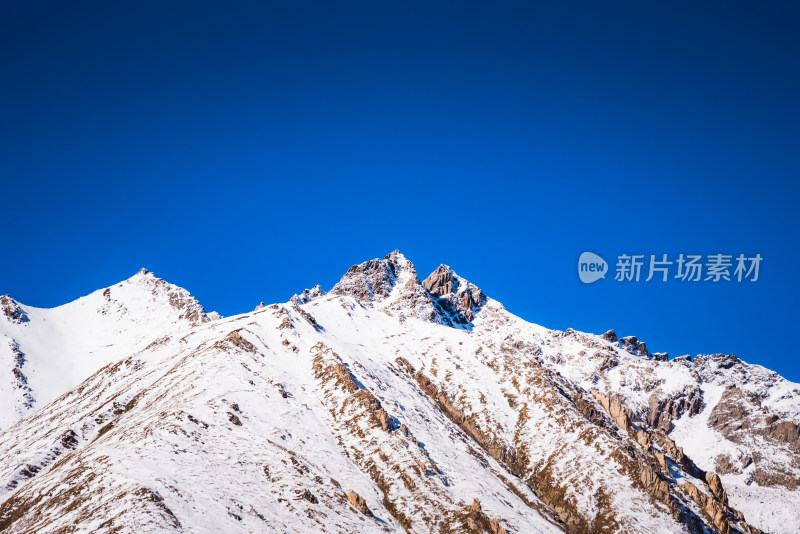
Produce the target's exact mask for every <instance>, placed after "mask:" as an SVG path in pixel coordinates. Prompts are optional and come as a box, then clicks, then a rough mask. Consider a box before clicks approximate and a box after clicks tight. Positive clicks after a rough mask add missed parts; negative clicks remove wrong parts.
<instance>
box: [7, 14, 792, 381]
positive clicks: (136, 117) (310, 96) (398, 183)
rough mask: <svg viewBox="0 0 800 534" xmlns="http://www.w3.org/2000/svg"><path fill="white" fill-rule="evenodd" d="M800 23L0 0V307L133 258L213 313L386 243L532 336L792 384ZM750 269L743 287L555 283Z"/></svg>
mask: <svg viewBox="0 0 800 534" xmlns="http://www.w3.org/2000/svg"><path fill="white" fill-rule="evenodd" d="M799 15H800V13H799V12H798V8H797V7H796V6H792V5H791V4H790V3H788V2H786V3H781V2H776V3H771V2H770V3H754V2H749V3H745V2H730V1H726V2H668V3H663V2H662V3H655V2H611V3H607V2H604V3H598V2H580V3H577V2H546V3H545V2H542V3H531V2H519V3H497V2H491V3H489V2H486V3H481V4H477V3H469V2H436V3H434V5H431V3H429V2H375V1H371V2H361V3H351V2H228V3H224V5H223V3H222V2H218V3H213V2H185V3H181V2H73V3H66V2H36V3H34V2H4V3H3V4H2V6H0V58H1V59H0V66H1V67H2V83H0V106H2V108H1V109H2V120H0V140H1V141H2V143H0V201H1V202H2V203H1V204H0V206H2V207H0V213H2V215H3V217H2V221H3V224H2V251H3V253H2V261H0V294H2V293H10V294H11V295H12V296H14V297H15V298H17V299H18V300H20V301H22V302H24V303H27V304H31V305H34V306H43V307H49V306H55V305H58V304H62V303H64V302H67V301H70V300H72V299H75V298H77V297H79V296H81V295H84V294H86V293H89V292H91V291H93V290H95V289H97V288H99V287H102V286H106V285H111V284H113V283H115V282H117V281H119V280H121V279H124V278H127V277H129V276H131V275H133V274H134V273H135V272H136V271H137V270H138V269H139V268H140V267H142V266H146V267H147V268H149V269H150V270H152V271H154V272H155V273H156V274H157V275H159V276H161V277H163V278H165V279H167V280H169V281H170V282H173V283H176V284H179V285H181V286H183V287H186V288H187V289H189V290H190V291H191V292H192V293H193V294H194V295H195V296H197V297H198V299H199V300H200V301H201V303H203V305H204V306H205V307H206V308H207V309H208V310H214V309H215V310H217V311H219V312H220V313H222V314H223V315H232V314H236V313H240V312H245V311H248V310H250V309H252V308H253V307H254V306H255V305H256V304H258V302H259V301H261V300H263V301H266V302H270V301H272V302H274V301H285V300H286V299H288V298H289V297H290V296H291V294H292V293H294V292H299V291H301V290H302V289H303V288H304V287H310V286H312V285H313V284H315V283H320V284H322V286H323V287H324V288H326V289H328V288H330V286H332V285H333V284H334V283H335V282H336V281H337V279H338V278H339V276H340V275H341V274H342V273H343V272H344V271H345V270H346V269H347V268H348V267H349V266H350V265H351V264H353V263H358V262H361V261H364V260H367V259H370V258H373V257H376V256H383V255H384V254H386V253H388V252H389V251H391V250H393V249H396V248H399V249H400V250H402V251H403V252H404V253H405V254H406V255H407V256H408V257H409V258H410V259H411V260H412V261H414V262H415V263H416V265H417V268H418V270H419V272H420V276H421V277H423V278H424V277H425V276H426V275H427V274H428V272H430V271H432V270H433V269H434V268H435V267H436V266H437V265H438V264H439V263H447V264H449V265H452V266H453V267H454V268H455V269H456V270H457V271H458V272H459V273H460V274H462V275H464V276H465V277H466V278H468V279H470V280H471V281H472V282H474V283H476V284H477V285H479V286H481V287H482V288H483V289H484V290H485V292H486V293H487V294H489V295H490V296H492V297H494V298H496V299H497V300H500V301H501V302H503V303H504V304H505V305H506V307H507V308H508V309H509V310H510V311H512V312H514V313H516V314H518V315H520V316H522V317H524V318H526V319H528V320H530V321H534V322H537V323H540V324H543V325H545V326H549V327H553V328H560V329H565V328H567V327H573V328H576V329H578V330H584V331H593V332H603V331H605V330H606V329H608V328H615V329H616V330H617V332H618V334H620V335H630V334H634V335H637V336H639V338H640V339H643V340H645V341H646V342H647V343H648V347H649V348H650V349H651V350H653V351H668V352H670V354H671V355H679V354H684V353H690V354H697V353H713V352H732V353H735V354H737V355H739V356H740V357H742V358H743V359H745V360H747V361H750V362H753V363H760V364H763V365H765V366H768V367H770V368H773V369H775V370H777V371H778V372H780V373H781V374H783V375H785V376H786V377H788V378H790V379H792V380H795V381H800V364H799V363H798V359H800V356H798V351H797V349H796V331H797V323H798V319H799V317H798V312H797V309H798V300H799V298H800V283H799V282H798V267H800V252H798V239H797V237H796V234H797V231H798V228H800V224H798V223H800V215H798V210H797V203H798V199H800V194H799V193H800V185H798V181H797V178H798V170H800V150H798V141H800V130H799V129H798V127H799V126H800V98H798V95H800V69H798V66H800V38H799V37H798V36H800V22H799V21H800V18H798V17H799ZM584 250H592V251H595V252H597V253H599V254H601V255H603V256H604V257H606V259H607V260H609V261H613V260H614V259H615V258H616V256H617V255H618V254H621V253H623V252H626V253H641V254H662V253H669V254H678V253H680V252H684V253H699V254H715V253H718V252H724V253H730V254H738V253H740V252H742V253H746V254H755V253H760V254H761V255H762V256H763V257H764V262H763V264H762V268H761V279H760V280H759V281H758V282H757V283H742V284H736V283H727V284H720V285H713V284H710V283H703V284H681V283H679V282H677V281H672V282H669V283H666V284H659V283H654V282H651V283H649V284H646V283H643V282H640V283H638V284H620V283H615V282H613V281H612V280H611V279H610V278H609V279H607V280H603V281H600V282H598V283H596V284H593V285H591V286H586V285H583V284H581V283H580V282H579V280H578V277H577V270H576V262H577V258H578V256H579V254H580V253H581V252H582V251H584Z"/></svg>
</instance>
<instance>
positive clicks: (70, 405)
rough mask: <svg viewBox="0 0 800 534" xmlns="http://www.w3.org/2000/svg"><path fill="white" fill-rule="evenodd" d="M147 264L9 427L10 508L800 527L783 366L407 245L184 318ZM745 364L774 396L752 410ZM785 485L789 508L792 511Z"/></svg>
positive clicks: (426, 525)
mask: <svg viewBox="0 0 800 534" xmlns="http://www.w3.org/2000/svg"><path fill="white" fill-rule="evenodd" d="M137 277H138V278H137ZM137 277H134V278H133V279H131V280H129V281H127V282H124V283H123V285H122V287H117V286H115V287H113V288H112V289H111V291H112V295H115V293H114V292H115V289H119V290H120V291H118V292H117V294H118V295H119V297H116V295H115V298H119V299H120V302H121V305H124V306H125V307H126V309H127V310H128V313H122V314H118V315H116V316H114V317H116V319H115V320H114V321H113V322H108V321H107V319H106V317H107V315H108V313H107V314H106V315H103V314H102V313H101V314H100V317H97V313H95V311H96V310H97V309H98V306H102V305H103V302H104V301H103V300H102V299H100V300H98V298H97V295H100V296H101V297H102V296H103V292H102V291H101V292H98V293H95V294H92V295H90V296H89V297H86V298H85V300H86V303H85V304H83V305H82V308H81V309H84V310H86V312H85V315H84V316H83V317H84V318H86V317H88V318H91V319H86V322H87V323H88V322H90V321H94V322H93V323H92V324H93V325H94V326H93V330H89V329H88V327H86V326H85V325H83V326H81V327H80V328H84V329H83V330H82V332H81V333H80V334H77V333H76V334H74V338H70V339H67V340H66V341H65V342H64V346H68V353H69V354H70V355H71V356H70V358H74V359H75V360H76V363H75V365H82V366H83V367H82V369H81V371H80V373H77V372H76V373H75V375H74V376H75V377H76V378H77V375H78V374H81V373H83V375H85V376H84V377H83V378H86V377H88V378H87V379H86V380H84V381H83V382H81V383H79V384H78V383H77V382H76V383H74V384H69V385H68V386H67V387H62V389H61V390H62V391H67V389H69V391H68V392H67V393H66V394H65V395H63V396H62V397H60V398H58V399H55V400H54V401H53V402H51V403H50V404H48V405H44V402H43V401H39V400H38V398H37V403H35V405H34V407H33V408H32V410H35V411H33V412H32V413H30V414H29V415H28V416H27V417H25V418H24V419H22V420H21V421H20V422H18V423H17V424H16V425H14V426H12V427H10V428H8V429H7V430H6V431H5V432H3V433H2V434H0V502H2V504H1V505H0V530H2V531H4V532H5V531H8V532H41V531H57V530H60V529H64V530H66V529H74V530H75V531H84V532H89V531H91V532H110V531H124V532H142V531H148V532H151V531H152V532H162V531H163V532H178V531H186V532H237V531H241V532H403V531H411V532H452V533H455V532H492V533H493V534H499V533H502V532H520V533H528V532H532V533H535V532H587V533H588V532H598V533H599V532H620V533H629V532H636V533H640V532H641V533H667V532H675V533H678V532H744V533H756V532H759V530H758V529H759V528H760V529H763V530H765V531H769V532H777V533H780V532H787V533H788V532H796V531H797V530H798V527H800V517H798V512H797V510H798V509H800V506H798V504H800V500H798V499H797V493H796V491H795V490H794V489H792V488H790V487H788V486H790V485H791V484H790V483H789V482H787V480H789V478H787V477H791V476H793V475H792V474H791V473H793V471H787V470H790V469H793V468H794V467H792V466H796V462H797V458H798V455H797V453H796V452H794V449H793V447H794V442H793V441H792V440H793V436H794V435H793V434H792V431H793V429H794V427H792V426H791V424H792V423H791V421H795V419H793V418H794V417H796V415H797V413H798V407H800V402H798V399H800V395H798V394H797V387H796V386H797V385H796V384H791V383H788V382H786V381H785V380H783V379H781V378H780V377H778V376H777V375H774V373H772V374H770V372H768V371H766V370H763V369H762V368H756V366H747V364H744V363H743V362H740V361H738V360H735V359H734V360H730V358H728V357H722V356H715V357H699V358H697V359H695V361H691V360H689V359H676V360H672V361H666V360H665V359H664V357H663V356H661V355H657V356H653V355H651V354H650V353H649V352H648V351H647V349H646V347H645V346H644V344H642V343H640V342H639V341H638V340H635V339H630V338H624V339H622V340H617V339H616V335H615V334H613V332H609V333H606V334H604V335H603V336H595V335H591V334H584V333H580V332H574V331H571V330H569V331H567V332H558V331H553V330H548V329H546V328H543V327H540V326H537V325H533V324H530V323H527V322H525V321H524V320H522V319H519V318H517V317H515V316H514V315H512V314H510V313H508V312H507V311H506V310H505V309H504V308H503V306H502V305H501V304H500V303H498V302H496V301H494V300H493V299H491V298H488V297H487V296H485V295H484V294H483V293H482V292H481V291H480V289H479V288H478V287H477V286H475V285H473V284H470V283H469V282H467V281H466V280H464V279H463V278H462V277H460V276H458V275H457V274H456V273H455V272H454V271H452V269H450V268H449V267H446V266H442V267H440V268H439V269H437V270H436V271H435V272H434V273H432V274H431V276H429V277H428V278H427V279H425V280H424V281H421V280H420V279H419V278H418V276H417V273H416V271H415V269H414V266H413V264H412V263H411V262H410V261H408V260H407V259H406V258H405V257H403V256H402V254H400V253H398V252H393V253H392V254H389V255H388V256H386V257H385V258H382V259H376V260H371V261H370V262H365V263H363V264H360V265H356V266H353V267H352V268H351V269H350V270H348V272H347V273H345V275H344V276H343V278H342V280H341V281H340V282H339V283H338V284H336V286H334V288H332V290H331V291H330V292H329V293H328V294H325V293H324V292H323V291H322V290H321V289H320V288H319V287H315V288H314V289H313V290H310V291H305V292H303V293H301V294H300V295H296V296H295V297H293V298H292V299H291V300H290V301H289V302H287V303H285V304H273V305H270V306H261V305H260V306H259V307H258V308H257V309H256V310H255V311H253V312H250V313H247V314H243V315H239V316H235V317H231V318H227V319H220V320H215V321H208V320H207V319H206V318H205V315H204V314H197V315H195V316H194V317H183V318H181V317H180V314H179V315H178V316H177V317H175V315H174V312H175V308H171V304H170V302H171V301H174V299H170V298H167V299H166V303H167V306H169V307H162V304H164V302H163V299H162V298H160V297H158V295H153V294H152V292H147V291H142V288H149V287H150V285H152V284H153V283H155V284H156V285H158V286H159V287H169V288H170V290H169V291H168V292H172V293H175V292H176V291H177V292H179V293H180V292H181V291H182V290H178V289H177V288H174V286H165V284H166V283H165V282H163V281H162V282H154V280H157V279H153V278H152V275H137ZM162 284H163V285H162ZM126 286H131V287H129V288H127V289H128V290H129V293H126V294H123V292H122V290H123V289H125V288H126ZM145 293H147V295H148V297H147V298H146V299H144V297H142V298H143V299H144V300H142V299H139V298H138V297H137V295H138V296H141V295H143V294H145ZM156 293H158V291H157V292H156ZM180 294H181V295H183V296H184V297H187V298H190V297H188V294H187V293H185V292H183V293H180ZM149 295H153V296H154V297H155V298H154V299H153V300H151V299H150V297H149ZM81 300H84V299H81ZM77 302H80V301H76V303H77ZM142 302H145V304H142ZM76 303H72V304H70V305H67V306H74V305H76ZM67 306H64V307H62V308H66V307H67ZM198 306H199V305H198ZM58 309H59V308H56V309H55V310H58ZM76 309H78V308H77V307H76ZM19 310H20V311H22V312H24V313H25V314H27V315H28V318H29V321H27V322H28V323H30V324H29V326H31V325H33V324H37V323H34V320H35V319H37V320H38V319H39V318H41V323H40V324H44V323H45V321H44V318H47V319H48V322H52V321H55V319H53V318H51V317H54V316H53V315H52V314H51V315H48V314H47V313H46V312H55V310H41V311H40V312H39V313H41V314H42V315H40V316H38V317H37V315H36V313H37V310H34V309H31V308H27V307H22V306H19ZM90 311H91V313H90ZM178 311H180V310H178ZM162 313H163V315H160V316H159V314H162ZM65 315H72V314H65ZM146 315H150V316H151V317H150V318H147V317H145V316H146ZM18 316H19V314H17V313H15V312H14V311H13V310H12V311H11V312H8V313H6V317H7V319H8V320H7V321H6V325H5V326H4V330H2V332H3V333H4V334H6V335H7V336H8V337H9V338H10V337H13V338H14V339H15V340H16V342H18V343H19V347H20V352H25V350H28V351H30V352H31V353H32V354H48V352H47V351H46V350H44V349H43V348H42V346H37V345H36V340H37V336H35V335H32V334H31V335H29V336H28V337H26V336H24V335H20V332H23V329H24V328H25V327H26V326H25V323H26V321H22V320H20V318H19V317H18ZM76 316H77V312H76ZM155 316H159V317H160V318H159V319H158V320H155V319H152V318H153V317H155ZM0 320H2V317H0ZM104 321H105V322H104ZM77 322H81V321H77ZM187 322H188V323H189V324H186V323H187ZM191 323H194V324H191ZM72 328H77V326H73V327H72ZM109 329H112V330H113V329H117V330H118V331H124V332H125V333H126V334H125V336H120V335H119V334H117V335H116V336H115V335H113V334H109V333H108V330H109ZM42 331H43V330H42ZM31 332H33V330H31ZM9 333H10V334H11V335H9ZM148 333H149V335H148ZM13 334H16V335H13ZM115 338H120V339H117V340H116V342H115V343H109V344H111V345H112V346H113V347H105V346H104V345H105V344H107V342H108V341H109V340H113V339H115ZM123 339H124V340H126V341H125V342H124V343H123V341H122V340H123ZM154 341H155V342H154ZM51 346H52V345H51ZM100 348H105V349H107V350H104V351H100V350H99V349H100ZM90 350H91V351H93V352H90ZM26 355H27V353H26ZM726 358H727V359H726ZM78 360H80V362H79V363H78V362H77V361H78ZM28 365H29V361H26V362H25V364H24V365H23V366H22V367H23V368H25V367H26V366H28ZM31 369H32V370H33V369H34V368H33V367H31ZM741 373H744V376H745V379H744V380H743V379H742V376H740V374H741ZM89 375H91V376H89ZM70 376H73V375H70ZM51 378H52V375H51ZM77 379H78V380H79V378H77ZM28 383H30V384H33V385H35V386H37V388H33V387H31V391H32V392H33V393H32V394H33V395H36V394H38V395H40V396H41V395H42V393H41V387H40V384H41V383H42V382H38V383H37V382H35V381H33V380H29V381H28ZM732 383H737V384H738V385H739V388H740V389H741V390H742V391H744V392H745V393H746V394H747V395H749V396H746V398H747V399H748V402H750V401H752V402H755V401H754V400H753V399H752V398H751V397H753V398H757V399H758V402H759V404H758V405H757V406H755V405H754V406H755V407H754V408H753V409H752V410H750V411H748V412H747V413H739V412H736V413H732V412H731V410H730V409H729V408H730V407H732V406H739V405H741V402H738V400H739V397H737V396H736V394H735V393H731V392H732V391H733V389H731V388H728V387H727V386H729V385H731V384H732ZM59 385H60V384H59V383H58V381H57V380H56V381H55V384H54V387H56V388H57V386H59ZM76 385H77V387H72V386H76ZM70 388H71V389H70ZM737 391H738V389H737ZM726 392H727V393H726ZM17 394H18V397H16V398H14V401H15V402H17V403H19V398H22V397H19V393H17ZM51 398H54V396H53V397H51ZM4 399H5V397H4ZM3 407H4V409H5V408H6V404H5V402H4V404H3ZM725 410H727V411H725ZM737 417H738V419H737ZM736 421H740V422H741V421H748V422H747V423H746V425H745V427H739V428H735V427H736V425H735V424H732V423H734V422H736ZM704 429H705V430H704ZM748 429H755V430H754V431H753V432H749V431H748ZM702 432H705V433H706V434H702ZM713 432H717V434H719V435H715V439H717V441H716V442H715V446H714V447H713V448H712V447H709V446H708V444H707V442H706V441H704V440H705V437H704V436H705V435H709V436H710V435H712V433H713ZM751 440H757V445H758V446H759V447H760V449H759V451H758V452H759V454H758V455H756V457H753V458H751V460H750V462H751V463H750V465H749V466H748V469H750V471H745V472H743V473H733V471H728V469H729V468H730V466H729V465H728V464H727V463H724V467H725V468H726V469H720V468H719V467H720V465H719V462H718V461H717V458H716V457H717V456H718V455H719V452H718V451H726V453H730V455H732V457H733V456H735V455H736V454H739V453H740V452H742V451H743V450H745V449H746V448H747V447H752V446H754V442H751ZM747 450H750V449H747ZM751 452H752V451H751ZM735 458H736V459H737V460H738V459H739V458H740V457H739V456H735ZM750 466H753V467H750ZM756 469H760V470H761V471H759V472H760V473H761V475H758V476H757V475H756V474H755V470H756ZM714 471H719V474H720V475H721V477H722V478H721V480H720V478H719V477H718V476H717V474H715V472H714ZM747 473H751V474H752V476H751V477H750V478H749V479H747V477H748V474H747ZM780 474H783V475H785V477H784V478H781V477H780V476H779V475H780ZM737 477H738V478H737ZM740 479H741V480H740ZM748 480H749V481H748ZM794 480H797V478H795V479H794ZM767 498H769V499H772V502H773V503H774V502H780V503H782V507H781V508H778V507H777V506H773V508H774V510H773V511H772V512H770V511H769V510H770V508H769V506H766V507H765V506H764V505H762V504H761V503H760V501H762V500H767ZM757 501H758V502H757ZM765 510H766V511H765Z"/></svg>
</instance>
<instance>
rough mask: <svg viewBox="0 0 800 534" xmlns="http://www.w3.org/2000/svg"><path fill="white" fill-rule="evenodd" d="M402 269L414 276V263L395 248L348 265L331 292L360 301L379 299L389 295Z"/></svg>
mask: <svg viewBox="0 0 800 534" xmlns="http://www.w3.org/2000/svg"><path fill="white" fill-rule="evenodd" d="M404 270H411V271H413V273H414V276H416V270H414V265H413V264H412V263H411V262H410V261H408V260H407V259H406V257H405V256H403V254H401V253H400V251H399V250H395V251H393V252H390V253H389V254H387V255H386V256H384V257H383V258H381V259H377V258H376V259H374V260H369V261H365V262H364V263H361V264H358V265H353V266H352V267H350V268H349V269H348V270H347V272H346V273H345V274H344V276H342V279H341V280H339V282H338V283H337V284H336V285H335V286H333V288H332V289H331V293H333V294H334V295H343V296H350V297H353V298H355V299H356V300H358V301H360V302H362V303H368V302H373V301H380V300H383V299H385V298H386V297H388V296H389V294H390V293H391V292H392V290H393V289H394V286H395V284H396V283H397V277H398V275H399V274H400V273H401V272H402V271H404Z"/></svg>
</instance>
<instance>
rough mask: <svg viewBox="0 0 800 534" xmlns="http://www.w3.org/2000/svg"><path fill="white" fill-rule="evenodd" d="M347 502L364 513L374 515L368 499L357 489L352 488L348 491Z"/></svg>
mask: <svg viewBox="0 0 800 534" xmlns="http://www.w3.org/2000/svg"><path fill="white" fill-rule="evenodd" d="M347 502H349V503H350V506H352V507H353V508H355V509H356V510H358V511H359V512H361V513H362V514H364V515H366V516H369V517H372V510H370V509H369V506H367V501H365V500H364V498H363V497H362V496H361V495H359V494H358V493H356V492H355V491H353V490H350V491H348V492H347Z"/></svg>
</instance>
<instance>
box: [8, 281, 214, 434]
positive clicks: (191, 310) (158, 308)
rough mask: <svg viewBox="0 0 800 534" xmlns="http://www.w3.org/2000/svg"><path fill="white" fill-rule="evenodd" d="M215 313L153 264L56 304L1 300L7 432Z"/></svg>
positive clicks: (206, 319)
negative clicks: (108, 367) (111, 366)
mask: <svg viewBox="0 0 800 534" xmlns="http://www.w3.org/2000/svg"><path fill="white" fill-rule="evenodd" d="M215 315H216V314H214V315H211V314H209V315H208V316H207V315H206V313H205V312H204V310H203V308H202V306H200V304H198V303H197V301H195V299H194V298H192V297H191V296H190V295H189V293H188V292H187V291H186V290H184V289H181V288H179V287H176V286H173V285H171V284H168V283H167V282H165V281H164V280H161V279H159V278H156V277H155V276H153V274H152V273H149V272H147V271H146V270H145V269H142V270H141V271H139V272H138V273H137V274H136V275H135V276H133V277H132V278H130V279H128V280H125V281H124V282H121V283H119V284H117V285H114V286H111V287H108V288H104V289H101V290H98V291H95V292H94V293H92V294H91V295H88V296H85V297H82V298H80V299H78V300H76V301H74V302H71V303H69V304H65V305H63V306H59V307H57V308H52V309H41V308H34V307H32V306H25V305H24V304H19V303H17V302H16V301H14V300H13V299H11V298H10V297H8V296H3V297H0V430H2V429H5V428H7V427H9V426H10V425H12V424H13V423H14V422H16V421H17V420H19V419H20V418H22V417H24V416H25V415H26V414H28V413H29V412H30V411H31V410H33V409H36V408H38V407H40V406H44V405H46V404H47V403H49V402H50V401H52V400H53V399H55V398H56V397H58V396H59V395H61V394H62V393H65V392H66V391H68V390H69V389H71V388H73V387H75V386H76V385H78V384H79V383H80V382H81V381H83V380H84V379H86V378H88V377H89V375H91V374H92V373H93V372H95V371H96V370H97V369H99V368H100V367H102V366H103V365H105V364H107V363H110V362H114V361H117V360H119V359H120V358H122V357H124V356H127V355H129V354H131V353H132V352H134V351H135V350H137V349H141V348H144V347H145V346H146V345H147V344H148V343H151V342H152V341H153V340H155V339H157V338H158V337H161V336H164V335H167V334H169V333H171V332H176V331H180V330H187V329H189V328H191V327H193V326H195V325H197V324H201V323H203V322H207V321H209V320H210V318H209V317H214V316H215Z"/></svg>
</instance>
